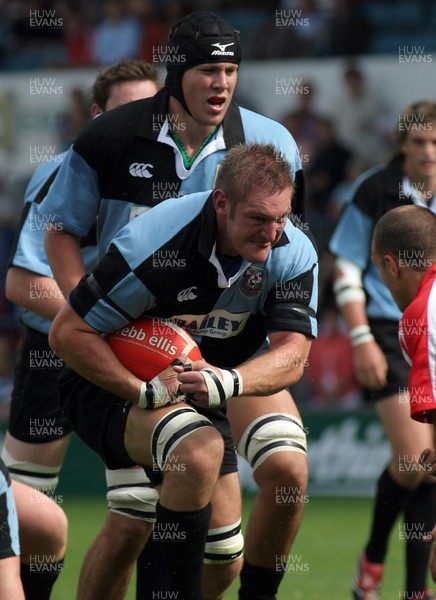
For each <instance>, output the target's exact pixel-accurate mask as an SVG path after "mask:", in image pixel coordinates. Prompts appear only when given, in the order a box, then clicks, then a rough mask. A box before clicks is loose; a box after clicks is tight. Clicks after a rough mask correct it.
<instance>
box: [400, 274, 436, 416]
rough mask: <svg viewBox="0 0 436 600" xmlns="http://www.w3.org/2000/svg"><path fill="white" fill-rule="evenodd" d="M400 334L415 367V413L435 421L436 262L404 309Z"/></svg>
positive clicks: (411, 389) (412, 400)
mask: <svg viewBox="0 0 436 600" xmlns="http://www.w3.org/2000/svg"><path fill="white" fill-rule="evenodd" d="M399 336H400V345H401V349H402V351H403V354H404V358H405V359H406V361H407V362H408V363H409V364H410V366H411V372H410V377H409V393H410V412H411V416H412V418H413V419H415V420H417V421H421V422H423V423H431V422H432V415H431V411H433V410H436V265H433V266H432V267H431V268H430V269H429V270H428V271H427V272H426V274H425V275H424V277H423V279H422V281H421V283H420V285H419V288H418V293H417V294H416V296H415V298H414V299H413V301H412V302H411V303H410V304H409V306H408V307H407V308H406V310H405V311H404V313H403V316H402V317H401V320H400V328H399Z"/></svg>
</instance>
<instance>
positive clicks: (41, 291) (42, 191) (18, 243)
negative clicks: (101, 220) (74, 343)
mask: <svg viewBox="0 0 436 600" xmlns="http://www.w3.org/2000/svg"><path fill="white" fill-rule="evenodd" d="M64 157H65V152H64V153H62V154H59V155H57V156H55V157H53V159H52V160H50V161H47V162H45V163H43V164H41V165H40V166H39V167H38V168H37V169H36V171H35V173H34V174H33V176H32V178H31V179H30V181H29V183H28V185H27V188H26V191H25V194H24V206H23V210H22V213H21V220H20V223H19V226H18V228H17V232H16V234H15V240H14V244H13V248H12V252H11V258H10V260H9V266H14V267H21V268H23V269H27V270H29V271H34V272H35V273H38V274H39V275H43V276H45V277H53V273H52V271H51V269H50V266H49V263H48V259H47V255H46V252H45V247H44V239H45V234H46V232H47V226H48V224H49V222H50V219H49V218H48V217H47V216H46V215H41V214H39V212H38V205H39V203H40V202H41V201H42V200H43V198H44V196H45V195H46V193H47V191H48V189H49V187H50V185H51V184H52V182H53V180H54V178H55V176H56V174H57V172H58V170H59V167H60V165H61V163H62V160H63V159H64ZM88 244H89V239H88V240H87V238H84V242H83V248H82V254H83V257H84V261H85V265H86V266H87V270H91V268H92V267H93V266H94V265H95V262H96V260H95V259H96V252H95V245H94V246H93V245H92V243H91V245H88ZM59 293H60V292H59V291H58V290H56V289H55V288H54V287H50V286H38V285H34V286H33V288H32V289H29V297H30V299H32V300H33V301H34V302H35V304H36V303H37V302H42V301H44V299H47V298H49V297H50V296H51V295H52V294H56V295H58V294H59ZM20 315H21V321H22V322H23V323H24V324H25V325H28V326H29V327H32V328H33V329H36V331H39V332H40V333H48V331H49V329H50V325H51V321H49V320H48V319H44V318H42V317H40V316H39V315H37V314H35V313H33V312H31V311H30V310H28V309H26V308H20Z"/></svg>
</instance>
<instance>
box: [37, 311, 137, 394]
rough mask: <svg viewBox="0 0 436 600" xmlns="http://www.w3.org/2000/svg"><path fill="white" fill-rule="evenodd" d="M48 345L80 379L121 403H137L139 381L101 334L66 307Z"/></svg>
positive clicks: (59, 316) (56, 320) (51, 330)
mask: <svg viewBox="0 0 436 600" xmlns="http://www.w3.org/2000/svg"><path fill="white" fill-rule="evenodd" d="M49 343H50V346H51V347H52V349H53V350H54V351H55V352H56V354H57V355H58V356H60V357H61V358H62V359H63V360H64V361H65V362H66V363H67V364H68V365H69V366H70V367H71V368H72V369H74V370H75V371H76V372H77V373H79V375H81V376H82V377H85V378H86V379H88V380H89V381H91V382H92V383H94V384H95V385H98V386H99V387H102V388H104V389H105V390H107V391H108V392H111V393H112V394H115V395H116V396H119V397H120V398H123V399H124V400H128V401H129V402H132V403H133V404H136V403H137V401H138V399H139V394H140V390H141V384H142V381H141V380H140V379H138V378H137V377H135V375H132V373H130V371H128V370H127V369H126V368H125V367H124V366H123V365H122V364H121V363H120V362H119V361H118V359H117V358H116V356H115V355H114V353H113V352H112V350H111V348H110V347H109V345H108V344H107V343H106V341H105V340H104V338H103V337H102V336H101V335H100V333H99V332H98V331H96V330H95V329H94V328H93V327H91V326H90V325H88V324H87V323H86V322H85V321H84V320H83V319H82V318H81V317H80V316H79V315H78V314H77V313H76V312H75V311H74V310H73V309H72V308H71V307H70V305H69V304H68V303H66V304H65V305H64V307H63V308H62V309H61V311H60V312H59V314H58V315H57V317H56V318H55V320H54V322H53V325H52V327H51V329H50V334H49Z"/></svg>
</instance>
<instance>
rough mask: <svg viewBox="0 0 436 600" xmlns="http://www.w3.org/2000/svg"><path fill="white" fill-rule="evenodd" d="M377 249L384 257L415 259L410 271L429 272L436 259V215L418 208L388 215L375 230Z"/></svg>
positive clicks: (409, 206) (395, 209)
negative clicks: (430, 264) (388, 255)
mask: <svg viewBox="0 0 436 600" xmlns="http://www.w3.org/2000/svg"><path fill="white" fill-rule="evenodd" d="M373 247H374V252H376V253H377V255H378V256H381V257H383V256H385V255H386V254H390V255H393V256H396V257H397V258H401V257H402V256H405V257H409V258H410V257H414V258H415V260H413V261H412V260H411V261H409V262H408V266H409V268H411V269H412V270H416V271H422V270H423V268H424V269H425V270H426V269H427V268H428V267H429V261H430V259H436V215H435V214H434V213H433V212H432V211H431V210H430V209H428V208H425V207H424V206H416V205H407V206H399V207H397V208H394V209H392V210H390V211H388V212H387V213H385V214H384V215H383V216H382V217H381V219H379V221H378V222H377V224H376V226H375V228H374V236H373ZM417 258H419V259H420V260H416V259H417ZM431 262H432V261H431ZM405 264H406V262H405Z"/></svg>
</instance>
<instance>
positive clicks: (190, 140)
mask: <svg viewBox="0 0 436 600" xmlns="http://www.w3.org/2000/svg"><path fill="white" fill-rule="evenodd" d="M172 101H173V102H172ZM168 119H169V123H170V128H171V130H172V132H173V133H174V134H176V136H177V138H178V140H177V141H178V142H181V143H182V144H183V146H184V149H185V151H186V153H187V155H188V156H189V157H190V158H192V157H193V156H194V155H195V154H197V153H198V151H199V150H200V148H201V147H202V146H204V142H205V140H207V138H208V137H209V136H210V135H211V134H212V133H214V131H215V129H216V126H215V125H208V124H203V123H199V122H198V121H196V120H195V119H193V118H192V117H191V116H190V115H189V114H188V113H187V112H186V111H185V110H184V109H183V108H182V106H181V104H180V103H179V102H177V101H175V99H174V98H170V104H169V107H168Z"/></svg>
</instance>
